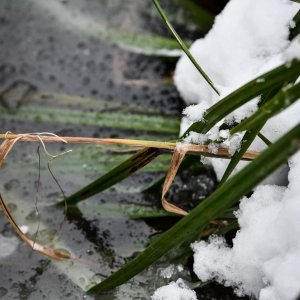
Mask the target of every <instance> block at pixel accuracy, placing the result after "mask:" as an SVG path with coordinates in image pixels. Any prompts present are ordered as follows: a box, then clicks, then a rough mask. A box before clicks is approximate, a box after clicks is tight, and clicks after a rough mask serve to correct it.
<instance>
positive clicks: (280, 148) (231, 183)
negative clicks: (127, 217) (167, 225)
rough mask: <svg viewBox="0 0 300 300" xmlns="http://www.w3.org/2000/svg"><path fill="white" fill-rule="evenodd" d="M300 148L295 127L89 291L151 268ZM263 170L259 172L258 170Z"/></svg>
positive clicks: (94, 291)
mask: <svg viewBox="0 0 300 300" xmlns="http://www.w3.org/2000/svg"><path fill="white" fill-rule="evenodd" d="M299 147H300V125H298V126H296V127H294V128H293V129H292V130H290V131H289V132H288V133H287V134H285V135H284V136H283V137H282V138H281V139H279V140H278V141H277V142H276V143H274V144H273V145H271V146H270V147H269V148H268V149H267V150H266V151H264V152H263V153H262V154H261V155H260V156H259V157H258V158H257V159H255V160H254V161H253V162H252V163H250V164H249V165H248V166H246V167H245V168H244V169H243V170H241V171H240V172H239V173H238V174H237V175H235V176H234V177H232V178H231V179H229V180H228V181H227V182H226V183H225V184H224V185H223V186H221V187H220V188H219V189H217V190H216V191H215V192H214V193H213V194H212V195H210V196H209V197H208V198H207V199H206V200H204V201H203V202H201V203H200V204H199V205H198V206H197V207H196V208H195V209H193V210H192V211H191V212H190V214H188V215H187V216H185V217H184V218H182V219H181V220H180V221H179V222H178V223H176V224H175V225H174V226H173V227H172V228H171V229H169V230H168V231H166V232H165V233H163V234H161V235H160V236H159V237H158V238H157V239H156V240H155V241H154V242H153V243H152V244H151V245H150V246H149V247H148V248H146V250H145V251H143V252H142V253H141V254H140V255H139V256H137V257H136V258H135V259H133V260H132V261H130V262H129V263H127V264H126V265H125V266H123V267H122V268H121V269H120V270H119V271H117V272H116V273H114V274H113V275H111V276H110V277H108V278H107V279H105V280H104V281H103V282H101V283H100V284H98V285H95V286H94V287H93V288H91V289H90V290H89V292H90V293H99V292H102V291H105V290H109V289H112V288H114V287H116V286H118V285H121V284H123V283H125V282H126V281H128V280H129V279H131V278H132V277H134V276H135V275H136V274H138V273H139V272H141V271H142V270H144V269H145V268H147V267H148V266H150V265H151V264H152V263H154V262H155V261H156V260H158V259H159V258H160V257H161V256H162V255H164V254H165V253H167V252H168V251H169V250H171V249H172V248H174V247H177V246H178V245H180V244H181V243H182V242H184V241H185V240H187V239H188V238H189V237H190V236H192V235H194V234H195V232H197V231H200V230H201V228H203V227H204V226H206V225H207V224H208V223H209V222H210V221H211V220H213V219H215V218H216V217H218V216H219V215H220V214H222V213H223V212H224V211H225V210H226V209H227V208H229V207H230V206H232V205H233V204H235V203H236V202H237V201H238V200H239V199H240V198H241V197H242V196H243V195H245V194H246V193H248V192H249V191H251V189H252V188H253V187H255V186H256V185H257V184H258V183H259V182H260V181H262V180H263V179H264V178H266V177H267V176H268V175H269V174H271V173H272V172H273V171H274V170H276V169H277V168H278V167H279V166H280V165H281V164H282V163H284V162H285V161H286V159H287V158H288V157H289V156H291V155H292V154H293V153H295V152H296V151H297V150H298V149H299ZM257 170H259V172H258V171H257Z"/></svg>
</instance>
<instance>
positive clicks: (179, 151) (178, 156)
mask: <svg viewBox="0 0 300 300" xmlns="http://www.w3.org/2000/svg"><path fill="white" fill-rule="evenodd" d="M186 152H187V148H186V147H185V145H183V144H179V143H178V144H176V148H175V149H174V153H173V157H172V160H171V164H170V168H169V171H168V174H167V176H166V179H165V182H164V185H163V191H162V196H161V204H162V206H163V208H164V209H165V210H166V211H168V212H171V213H175V214H179V215H182V216H185V215H187V214H188V212H186V211H185V210H183V209H181V208H179V207H177V206H176V205H174V204H172V203H170V202H168V201H167V200H166V198H165V196H166V194H167V192H168V190H169V188H170V186H171V184H172V182H173V181H174V178H175V176H176V173H177V171H178V168H179V166H180V164H181V163H182V160H183V159H184V156H185V154H186Z"/></svg>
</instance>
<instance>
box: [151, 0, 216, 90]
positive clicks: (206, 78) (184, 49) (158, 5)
mask: <svg viewBox="0 0 300 300" xmlns="http://www.w3.org/2000/svg"><path fill="white" fill-rule="evenodd" d="M153 3H154V5H155V7H156V8H157V10H158V12H159V14H160V15H161V17H162V19H163V21H164V22H165V24H166V25H167V27H168V28H169V30H170V31H171V33H172V34H173V36H174V37H175V39H176V41H177V43H178V44H179V46H180V47H181V48H182V50H183V51H184V52H185V54H186V55H187V56H188V58H189V59H190V60H191V62H192V63H193V65H194V66H195V67H196V69H197V70H198V71H199V73H200V74H201V75H202V76H203V78H204V79H205V80H206V82H207V83H208V84H209V85H210V86H211V87H212V89H213V90H214V91H215V92H216V93H217V94H218V95H220V93H219V91H218V90H217V88H216V87H215V86H214V84H213V82H212V81H211V79H210V78H209V77H208V75H207V74H206V73H205V72H204V71H203V69H202V68H201V67H200V65H199V64H198V63H197V61H196V60H195V58H194V57H193V55H192V54H191V52H190V51H189V49H188V48H187V46H186V45H185V43H184V42H183V40H182V39H181V38H180V36H179V35H178V34H177V32H176V30H175V29H174V28H173V26H172V25H171V23H170V22H169V20H168V18H167V16H166V14H165V13H164V11H163V9H162V8H161V6H160V4H159V3H158V1H157V0H153Z"/></svg>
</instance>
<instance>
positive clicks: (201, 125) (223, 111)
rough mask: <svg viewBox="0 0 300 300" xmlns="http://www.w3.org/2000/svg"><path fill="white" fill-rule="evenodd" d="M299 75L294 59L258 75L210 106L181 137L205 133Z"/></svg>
mask: <svg viewBox="0 0 300 300" xmlns="http://www.w3.org/2000/svg"><path fill="white" fill-rule="evenodd" d="M299 75H300V61H299V60H296V59H295V60H293V61H291V62H289V63H287V64H283V65H281V66H279V67H277V68H275V69H273V70H271V71H269V72H267V73H264V74H262V75H260V76H259V77H257V78H255V79H253V80H251V81H250V82H248V83H246V84H245V85H243V86H242V87H240V88H239V89H237V90H235V91H234V92H232V93H231V94H229V95H228V96H226V97H225V98H223V99H222V100H220V101H219V102H217V103H216V104H214V105H213V106H211V107H210V108H209V109H208V110H207V111H206V112H205V114H204V116H203V120H201V121H198V122H195V123H193V124H192V125H191V126H190V127H189V128H188V130H187V131H186V132H185V133H184V135H183V137H185V136H187V134H188V133H189V132H190V131H195V132H198V133H206V132H207V131H209V130H210V129H211V128H212V127H213V126H214V125H215V124H216V123H218V122H219V121H221V120H222V119H223V118H224V117H226V116H227V115H228V114H230V113H231V112H233V111H234V110H236V109H237V108H239V107H240V106H242V105H244V104H245V103H247V102H248V101H250V100H251V99H253V98H254V97H257V96H259V95H261V94H263V93H264V92H266V91H267V90H269V89H271V88H274V87H276V86H278V85H279V84H283V83H285V82H286V83H288V82H290V81H291V80H293V79H294V78H295V77H297V76H299Z"/></svg>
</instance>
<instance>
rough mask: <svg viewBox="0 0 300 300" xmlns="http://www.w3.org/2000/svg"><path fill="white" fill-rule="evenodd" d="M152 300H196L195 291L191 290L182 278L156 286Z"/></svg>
mask: <svg viewBox="0 0 300 300" xmlns="http://www.w3.org/2000/svg"><path fill="white" fill-rule="evenodd" d="M151 299H152V300H197V296H196V293H195V291H193V290H191V289H190V288H189V287H188V286H187V285H186V284H185V283H184V281H183V280H182V279H180V278H179V279H178V280H177V281H176V282H174V281H172V282H171V283H169V284H168V285H165V286H162V287H160V288H158V289H157V290H156V291H155V293H154V294H153V296H152V297H151Z"/></svg>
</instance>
